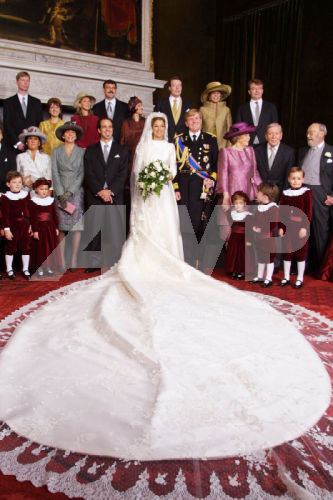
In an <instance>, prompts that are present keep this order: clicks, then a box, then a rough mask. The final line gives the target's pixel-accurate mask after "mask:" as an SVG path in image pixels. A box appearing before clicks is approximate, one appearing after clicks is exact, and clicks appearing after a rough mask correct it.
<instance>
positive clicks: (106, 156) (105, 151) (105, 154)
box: [103, 144, 109, 163]
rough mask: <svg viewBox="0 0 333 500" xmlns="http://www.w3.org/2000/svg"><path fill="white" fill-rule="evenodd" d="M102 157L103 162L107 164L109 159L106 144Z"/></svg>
mask: <svg viewBox="0 0 333 500" xmlns="http://www.w3.org/2000/svg"><path fill="white" fill-rule="evenodd" d="M103 155H104V161H105V163H107V161H108V158H109V146H108V145H107V144H104V149H103Z"/></svg>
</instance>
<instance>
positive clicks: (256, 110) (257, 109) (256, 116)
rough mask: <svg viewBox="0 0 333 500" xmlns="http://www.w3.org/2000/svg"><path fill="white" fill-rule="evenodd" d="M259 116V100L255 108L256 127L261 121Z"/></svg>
mask: <svg viewBox="0 0 333 500" xmlns="http://www.w3.org/2000/svg"><path fill="white" fill-rule="evenodd" d="M259 116H260V113H259V103H258V101H256V103H255V108H254V118H255V126H256V127H257V126H258V123H259Z"/></svg>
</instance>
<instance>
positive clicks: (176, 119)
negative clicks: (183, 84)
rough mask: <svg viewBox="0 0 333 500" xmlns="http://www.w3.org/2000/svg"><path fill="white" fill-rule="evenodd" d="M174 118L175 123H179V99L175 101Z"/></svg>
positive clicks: (173, 107) (173, 106)
mask: <svg viewBox="0 0 333 500" xmlns="http://www.w3.org/2000/svg"><path fill="white" fill-rule="evenodd" d="M172 116H173V120H174V122H175V123H178V120H179V109H178V104H177V99H174V100H173V105H172Z"/></svg>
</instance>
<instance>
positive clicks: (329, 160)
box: [324, 151, 333, 163]
mask: <svg viewBox="0 0 333 500" xmlns="http://www.w3.org/2000/svg"><path fill="white" fill-rule="evenodd" d="M324 156H325V158H327V160H326V163H333V160H332V153H331V152H330V151H326V153H324Z"/></svg>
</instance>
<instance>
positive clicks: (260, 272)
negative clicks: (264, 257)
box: [258, 262, 265, 279]
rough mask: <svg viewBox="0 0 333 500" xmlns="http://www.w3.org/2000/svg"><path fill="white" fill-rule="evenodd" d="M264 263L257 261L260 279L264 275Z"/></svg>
mask: <svg viewBox="0 0 333 500" xmlns="http://www.w3.org/2000/svg"><path fill="white" fill-rule="evenodd" d="M264 271H265V264H261V263H260V262H258V278H260V279H262V278H263V277H264Z"/></svg>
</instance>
